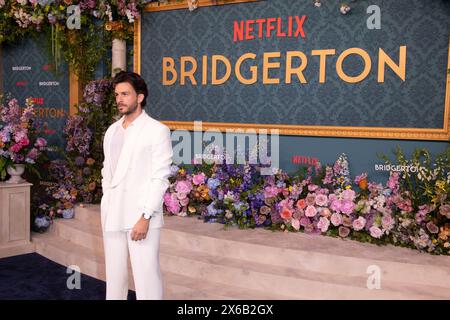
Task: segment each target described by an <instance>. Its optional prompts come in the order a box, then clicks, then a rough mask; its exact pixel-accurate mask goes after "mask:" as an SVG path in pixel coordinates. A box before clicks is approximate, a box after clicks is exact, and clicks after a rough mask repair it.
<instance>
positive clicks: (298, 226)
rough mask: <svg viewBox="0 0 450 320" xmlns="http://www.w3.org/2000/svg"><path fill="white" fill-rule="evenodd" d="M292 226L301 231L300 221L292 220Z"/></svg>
mask: <svg viewBox="0 0 450 320" xmlns="http://www.w3.org/2000/svg"><path fill="white" fill-rule="evenodd" d="M291 225H292V227H293V228H294V229H295V230H297V231H298V230H300V220H298V219H292V220H291Z"/></svg>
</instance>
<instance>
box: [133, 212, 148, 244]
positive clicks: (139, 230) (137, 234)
mask: <svg viewBox="0 0 450 320" xmlns="http://www.w3.org/2000/svg"><path fill="white" fill-rule="evenodd" d="M149 225H150V220H147V219H144V217H141V218H140V219H139V221H138V222H137V223H136V224H135V225H134V227H133V229H132V230H131V240H134V241H138V240H144V239H145V238H146V237H147V233H148V227H149Z"/></svg>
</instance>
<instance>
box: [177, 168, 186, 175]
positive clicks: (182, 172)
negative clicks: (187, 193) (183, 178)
mask: <svg viewBox="0 0 450 320" xmlns="http://www.w3.org/2000/svg"><path fill="white" fill-rule="evenodd" d="M178 172H179V173H180V174H184V173H185V172H186V170H184V169H183V168H181V169H180V170H178Z"/></svg>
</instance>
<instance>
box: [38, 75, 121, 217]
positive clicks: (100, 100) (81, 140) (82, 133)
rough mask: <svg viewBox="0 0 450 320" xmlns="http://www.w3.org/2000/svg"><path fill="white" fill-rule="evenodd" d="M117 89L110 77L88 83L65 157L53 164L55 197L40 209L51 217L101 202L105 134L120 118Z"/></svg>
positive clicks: (68, 132)
mask: <svg viewBox="0 0 450 320" xmlns="http://www.w3.org/2000/svg"><path fill="white" fill-rule="evenodd" d="M113 93H114V91H113V87H112V81H111V80H110V79H100V80H97V81H92V82H90V83H88V85H87V86H86V87H85V90H84V95H83V96H84V101H85V102H83V103H81V104H80V105H79V106H78V113H77V115H74V116H71V117H69V118H68V120H67V123H66V126H65V127H64V136H65V138H66V142H67V143H66V147H65V151H64V153H63V154H62V156H63V157H62V159H59V160H54V161H52V162H51V164H50V166H49V172H50V177H51V179H52V180H53V181H55V184H53V185H51V186H48V187H47V193H48V195H49V196H50V197H51V200H50V201H49V200H47V199H45V201H44V202H42V203H41V204H40V209H42V210H43V211H44V212H46V214H47V215H49V216H50V217H53V216H59V215H62V214H64V213H65V212H66V211H65V210H69V209H72V208H73V206H74V204H75V203H99V202H100V200H101V196H102V189H101V166H102V164H103V147H102V146H103V133H104V132H105V131H106V129H107V128H108V126H109V125H110V124H111V123H112V121H114V120H116V119H117V117H116V115H117V114H116V109H117V108H115V100H114V94H113Z"/></svg>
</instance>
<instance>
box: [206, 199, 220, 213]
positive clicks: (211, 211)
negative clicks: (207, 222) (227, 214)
mask: <svg viewBox="0 0 450 320" xmlns="http://www.w3.org/2000/svg"><path fill="white" fill-rule="evenodd" d="M206 208H207V209H208V215H210V216H215V215H216V214H217V212H218V211H217V209H216V208H214V202H211V204H210V205H209V206H207V207H206Z"/></svg>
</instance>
